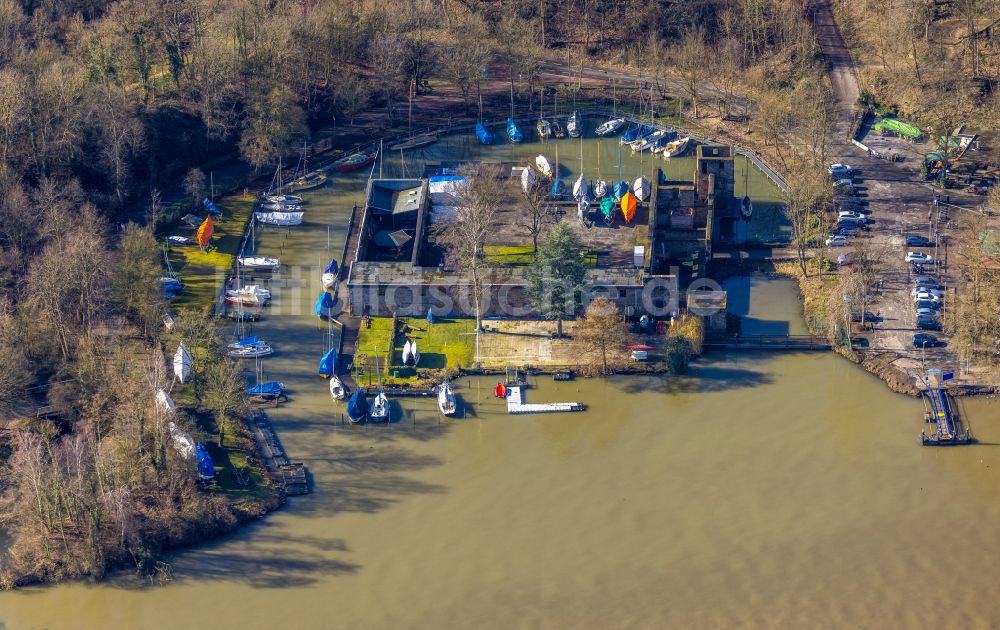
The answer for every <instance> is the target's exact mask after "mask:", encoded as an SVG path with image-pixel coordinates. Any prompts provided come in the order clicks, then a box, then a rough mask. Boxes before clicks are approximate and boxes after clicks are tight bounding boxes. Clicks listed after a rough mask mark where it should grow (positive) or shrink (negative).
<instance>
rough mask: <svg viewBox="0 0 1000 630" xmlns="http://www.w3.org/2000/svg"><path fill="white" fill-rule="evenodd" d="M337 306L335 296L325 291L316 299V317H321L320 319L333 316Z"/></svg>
mask: <svg viewBox="0 0 1000 630" xmlns="http://www.w3.org/2000/svg"><path fill="white" fill-rule="evenodd" d="M335 305H336V303H335V302H334V301H333V296H332V295H330V292H329V291H323V292H322V293H320V294H319V297H318V298H316V307H315V308H314V312H315V313H316V317H319V318H320V319H323V318H329V317H331V316H332V315H333V309H334V307H335Z"/></svg>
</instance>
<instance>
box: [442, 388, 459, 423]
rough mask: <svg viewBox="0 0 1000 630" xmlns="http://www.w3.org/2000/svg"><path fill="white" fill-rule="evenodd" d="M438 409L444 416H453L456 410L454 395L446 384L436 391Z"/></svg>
mask: <svg viewBox="0 0 1000 630" xmlns="http://www.w3.org/2000/svg"><path fill="white" fill-rule="evenodd" d="M438 409H439V410H441V413H442V414H444V415H446V416H454V415H455V411H457V409H458V405H457V404H456V402H455V394H454V393H453V392H452V391H451V386H450V385H449V384H448V383H444V384H442V385H441V388H440V389H439V390H438Z"/></svg>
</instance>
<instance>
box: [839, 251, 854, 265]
mask: <svg viewBox="0 0 1000 630" xmlns="http://www.w3.org/2000/svg"><path fill="white" fill-rule="evenodd" d="M837 264H838V265H840V266H841V267H843V266H844V265H849V264H851V257H850V256H848V255H847V254H841V255H840V256H837Z"/></svg>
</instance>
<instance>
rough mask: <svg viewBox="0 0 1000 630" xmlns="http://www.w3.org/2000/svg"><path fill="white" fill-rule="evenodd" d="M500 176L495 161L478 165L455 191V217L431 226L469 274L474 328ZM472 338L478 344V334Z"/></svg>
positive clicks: (500, 192) (479, 314)
mask: <svg viewBox="0 0 1000 630" xmlns="http://www.w3.org/2000/svg"><path fill="white" fill-rule="evenodd" d="M500 175H501V171H500V165H499V164H481V165H480V166H479V170H478V172H475V173H472V174H469V175H468V176H467V178H466V180H465V185H464V186H462V188H461V189H460V190H459V193H458V196H459V198H460V199H461V205H460V206H459V208H458V213H457V217H456V220H455V221H454V222H443V223H440V224H438V225H436V226H435V228H434V234H435V237H436V238H437V240H438V241H439V242H441V243H444V244H445V245H447V246H448V247H449V248H450V249H451V250H452V252H453V253H454V254H455V255H456V257H457V258H458V261H459V263H460V264H461V266H462V268H463V269H465V270H466V271H467V272H468V274H469V280H470V285H471V287H470V288H471V290H472V300H473V307H474V308H475V311H476V330H477V331H478V330H479V329H480V328H481V326H482V293H483V280H484V278H483V271H484V268H485V267H486V258H485V249H486V241H487V239H488V238H489V236H490V235H491V234H492V233H493V232H494V231H495V229H496V223H497V213H498V212H499V211H500V205H501V203H502V202H503V182H502V181H501V179H500ZM476 339H477V343H478V335H477V337H476ZM477 360H478V352H477Z"/></svg>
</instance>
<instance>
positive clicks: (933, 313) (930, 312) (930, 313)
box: [917, 306, 937, 317]
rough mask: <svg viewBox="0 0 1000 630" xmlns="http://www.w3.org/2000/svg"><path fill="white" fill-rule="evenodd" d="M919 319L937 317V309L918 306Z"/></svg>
mask: <svg viewBox="0 0 1000 630" xmlns="http://www.w3.org/2000/svg"><path fill="white" fill-rule="evenodd" d="M917 317H937V309H936V308H931V307H929V306H918V307H917Z"/></svg>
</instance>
